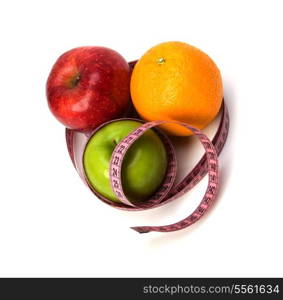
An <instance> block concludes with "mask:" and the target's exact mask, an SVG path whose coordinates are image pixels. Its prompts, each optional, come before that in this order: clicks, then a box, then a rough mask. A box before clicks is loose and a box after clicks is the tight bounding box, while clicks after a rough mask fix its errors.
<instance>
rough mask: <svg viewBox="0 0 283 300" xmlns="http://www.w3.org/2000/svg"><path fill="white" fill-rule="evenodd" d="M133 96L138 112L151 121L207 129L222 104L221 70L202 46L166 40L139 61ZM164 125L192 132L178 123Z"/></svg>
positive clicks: (176, 132)
mask: <svg viewBox="0 0 283 300" xmlns="http://www.w3.org/2000/svg"><path fill="white" fill-rule="evenodd" d="M131 96H132V100H133V104H134V106H135V108H136V110H137V112H138V113H139V115H140V116H141V117H142V118H143V119H145V120H147V121H154V120H168V121H169V120H171V121H181V122H185V123H188V124H190V125H192V126H194V127H197V128H199V129H203V128H204V127H206V126H207V125H208V124H209V123H210V122H211V121H212V120H213V119H214V118H215V116H216V115H217V113H218V111H219V109H220V106H221V102H222V98H223V88H222V80H221V74H220V71H219V69H218V68H217V66H216V65H215V63H214V62H213V61H212V59H211V58H210V57H209V56H208V55H206V54H205V53H204V52H202V51H201V50H199V49H197V48H195V47H193V46H191V45H188V44H186V43H182V42H166V43H162V44H159V45H157V46H155V47H153V48H151V49H150V50H149V51H147V52H146V53H145V54H144V55H143V56H142V58H141V59H140V60H139V61H138V62H137V64H136V65H135V67H134V70H133V74H132V78H131ZM161 127H162V128H163V129H165V130H166V131H167V133H169V134H172V135H177V136H185V135H189V133H188V131H187V130H185V129H184V128H182V127H181V126H178V125H171V124H170V125H163V126H161Z"/></svg>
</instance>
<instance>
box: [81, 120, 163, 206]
mask: <svg viewBox="0 0 283 300" xmlns="http://www.w3.org/2000/svg"><path fill="white" fill-rule="evenodd" d="M141 125H142V123H140V122H137V121H133V120H119V121H114V122H111V123H109V124H107V125H105V126H103V127H102V128H101V129H99V130H98V131H97V132H96V133H94V135H93V136H92V137H91V138H90V140H89V142H88V144H87V145H86V148H85V151H84V156H83V164H84V170H85V174H86V176H87V179H88V181H89V183H90V184H91V185H92V186H93V187H94V189H95V190H96V191H98V192H99V193H100V194H102V195H103V196H105V197H106V198H108V199H110V200H112V201H114V202H120V201H119V199H118V198H117V196H116V195H115V194H114V192H113V191H112V188H111V185H110V179H109V166H110V159H111V155H112V152H113V150H114V148H115V146H116V145H117V144H118V143H119V142H120V141H121V140H122V139H123V138H124V137H126V136H127V135H128V134H129V133H130V132H132V131H133V130H135V129H136V128H138V127H139V126H141ZM166 169H167V154H166V149H165V147H164V144H163V142H162V141H161V139H160V138H159V136H158V135H157V134H156V133H155V132H154V131H153V130H151V129H150V130H147V131H146V132H145V133H144V134H143V135H142V136H141V137H140V138H139V139H138V140H137V141H136V142H135V143H134V144H133V145H132V146H131V147H130V149H129V150H128V151H127V153H126V155H125V158H124V161H123V165H122V185H123V190H124V193H125V195H126V196H127V198H128V199H129V200H130V201H131V202H140V201H144V200H147V199H148V198H149V197H150V196H151V195H152V194H153V193H154V192H155V191H156V190H157V189H158V187H159V186H160V184H161V183H162V181H163V179H164V177H165V174H166Z"/></svg>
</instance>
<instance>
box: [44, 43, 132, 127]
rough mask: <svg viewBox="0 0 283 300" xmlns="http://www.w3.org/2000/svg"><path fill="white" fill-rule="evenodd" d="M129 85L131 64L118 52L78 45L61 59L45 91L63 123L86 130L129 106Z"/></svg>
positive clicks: (54, 112)
mask: <svg viewBox="0 0 283 300" xmlns="http://www.w3.org/2000/svg"><path fill="white" fill-rule="evenodd" d="M129 85H130V69H129V65H128V63H127V62H126V60H125V59H124V58H123V57H122V56H121V55H120V54H119V53H117V52H116V51H114V50H111V49H109V48H105V47H79V48H75V49H72V50H70V51H68V52H66V53H64V54H63V55H61V56H60V57H59V58H58V60H57V61H56V63H55V65H54V66H53V68H52V70H51V72H50V75H49V77H48V81H47V86H46V94H47V99H48V104H49V108H50V110H51V112H52V113H53V114H54V116H55V117H56V118H57V119H58V120H59V121H60V122H62V123H63V124H64V125H65V126H66V127H68V128H71V129H76V130H83V131H86V130H91V129H94V128H96V127H97V126H99V125H100V124H102V123H104V122H106V121H109V120H112V119H114V118H117V117H119V116H120V115H121V114H123V113H124V112H125V111H126V110H127V109H128V107H129V104H130V87H129Z"/></svg>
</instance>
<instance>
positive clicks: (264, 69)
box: [0, 0, 283, 277]
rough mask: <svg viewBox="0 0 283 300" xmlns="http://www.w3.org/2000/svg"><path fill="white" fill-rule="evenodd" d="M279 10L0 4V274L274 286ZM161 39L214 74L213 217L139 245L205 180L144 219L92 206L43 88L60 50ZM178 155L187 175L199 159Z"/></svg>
mask: <svg viewBox="0 0 283 300" xmlns="http://www.w3.org/2000/svg"><path fill="white" fill-rule="evenodd" d="M281 4H282V1H239V0H237V1H216V0H214V1H187V0H186V1H181V0H178V1H165V0H162V1H144V0H143V1H121V0H120V1H107V0H103V1H97V0H96V1H95V0H91V1H83V0H80V1H72V0H68V1H28V0H27V1H12V0H11V1H5V2H4V1H2V2H1V4H0V28H1V29H0V30H1V35H0V40H1V47H0V84H1V86H0V89H1V90H0V114H1V115H0V126H1V147H0V154H1V155H0V159H1V164H0V177H1V181H0V182H1V183H0V185H1V189H0V275H1V276H94V277H100V276H105V277H110V276H130V277H131V276H138V277H139V276H146V277H147V276H171V277H173V276H174V277H175V276H186V277H196V276H198V277H205V276H224V277H226V276H283V262H282V252H283V245H282V225H283V221H282V220H283V218H282V212H283V203H282V202H283V197H282V185H283V184H282V167H283V164H282V143H281V141H282V119H283V117H282V111H283V104H282V103H283V98H282V97H283V96H282V95H283V92H282V86H283V75H282V74H283V72H282V70H283V42H282V41H283V39H282V28H283V18H282V12H283V10H282V7H281ZM169 40H180V41H185V42H187V43H191V44H193V45H195V46H197V47H199V48H201V49H202V50H204V51H205V52H207V53H208V54H209V55H210V56H211V57H212V58H213V59H214V60H215V62H216V63H217V64H218V66H219V68H220V69H221V72H222V76H223V81H224V88H225V97H226V100H227V104H228V107H229V111H230V115H231V131H230V135H229V139H228V141H227V145H226V146H225V149H224V151H223V153H222V154H221V157H220V165H221V172H222V173H221V192H220V194H219V197H218V200H217V203H216V205H215V206H214V207H213V209H212V210H211V211H210V212H209V213H208V214H207V215H206V216H205V217H204V218H203V219H202V220H201V221H200V222H198V223H197V224H195V225H194V226H192V227H191V228H188V229H185V230H183V231H179V232H175V233H167V234H166V233H165V234H164V233H148V234H144V235H140V234H137V233H136V232H134V231H132V230H130V229H129V228H128V227H129V226H131V225H155V224H160V225H164V224H167V223H170V222H175V221H177V220H179V219H181V218H183V217H185V216H187V215H188V214H189V213H190V212H192V211H193V209H194V208H195V207H196V205H197V204H198V202H199V201H200V199H201V196H202V194H203V193H204V190H205V187H206V182H207V179H204V180H203V182H202V183H201V184H199V185H198V186H197V187H196V188H195V189H194V190H193V191H192V192H190V193H188V194H187V195H185V196H184V197H182V198H180V199H178V200H177V201H176V202H174V203H171V204H169V205H167V206H164V207H161V208H157V209H154V210H149V211H144V212H139V213H137V212H135V213H134V212H123V211H119V210H115V209H113V208H111V207H109V206H107V205H105V204H104V203H102V202H100V201H99V200H98V199H96V198H95V197H94V195H93V194H92V193H91V192H90V191H89V190H88V189H87V188H86V187H85V186H84V184H83V183H82V182H81V180H80V179H79V177H78V176H77V174H76V172H75V170H74V168H73V166H72V164H71V161H70V159H69V157H68V154H67V149H66V145H65V140H64V127H63V126H62V125H61V124H59V123H58V122H57V121H56V120H55V118H54V117H53V116H52V115H51V113H50V112H49V110H48V107H47V102H46V98H45V82H46V78H47V76H48V74H49V71H50V69H51V66H52V65H53V63H54V62H55V60H56V58H57V57H58V56H59V55H60V54H62V53H63V52H65V51H66V50H69V49H71V48H73V47H76V46H83V45H102V46H107V47H110V48H113V49H115V50H117V51H118V52H120V53H121V54H122V55H123V56H124V57H125V58H126V59H127V60H133V59H136V58H139V57H140V56H141V55H142V54H143V53H144V52H145V51H146V50H147V49H149V48H150V47H152V46H154V45H155V44H157V43H160V42H164V41H169ZM213 129H214V128H213V126H211V127H210V129H208V130H207V131H206V132H208V133H209V134H211V133H212V131H213ZM186 144H188V147H187V153H186V158H185V156H184V157H183V159H185V160H186V162H187V163H186V166H191V167H192V166H193V164H194V162H195V161H196V160H197V158H199V157H200V156H201V153H202V150H201V147H200V146H199V145H198V144H197V143H195V141H194V140H190V141H188V143H186ZM183 169H184V168H183Z"/></svg>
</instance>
